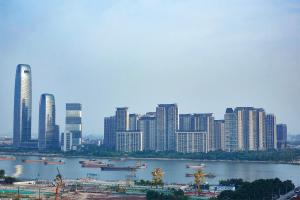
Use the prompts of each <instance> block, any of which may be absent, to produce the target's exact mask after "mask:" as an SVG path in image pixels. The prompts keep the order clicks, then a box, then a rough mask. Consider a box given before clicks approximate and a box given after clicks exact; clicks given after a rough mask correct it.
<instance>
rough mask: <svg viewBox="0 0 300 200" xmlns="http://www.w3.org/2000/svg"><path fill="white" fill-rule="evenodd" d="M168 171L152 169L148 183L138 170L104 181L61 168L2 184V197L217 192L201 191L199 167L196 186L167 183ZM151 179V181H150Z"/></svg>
mask: <svg viewBox="0 0 300 200" xmlns="http://www.w3.org/2000/svg"><path fill="white" fill-rule="evenodd" d="M163 176H164V172H163V171H162V169H160V168H157V169H154V170H153V171H152V177H153V179H152V181H149V182H148V185H147V184H146V185H140V184H136V183H137V182H136V181H135V180H134V171H133V172H132V175H131V176H128V177H127V179H126V180H120V181H101V180H96V179H93V178H90V177H88V178H83V179H77V180H64V179H63V175H62V174H61V173H60V171H59V169H58V168H57V175H56V177H54V178H53V181H45V180H31V181H20V182H15V183H14V184H10V185H6V184H1V185H0V199H6V198H8V199H55V200H59V199H66V200H68V199H70V200H71V199H78V200H84V199H111V200H127V199H128V200H142V199H143V200H144V199H146V193H147V191H149V190H155V191H158V192H163V193H168V192H170V191H171V190H172V189H173V190H174V189H175V190H179V189H181V190H183V191H184V192H185V193H186V194H188V195H189V196H190V197H192V198H191V199H208V198H209V197H211V196H215V195H216V194H215V193H209V192H207V193H205V192H203V191H201V188H200V185H201V183H202V182H203V180H204V176H205V174H204V173H203V172H202V171H201V170H198V171H197V172H196V173H195V176H194V177H195V184H196V187H195V186H191V185H187V184H163ZM149 183H150V184H149Z"/></svg>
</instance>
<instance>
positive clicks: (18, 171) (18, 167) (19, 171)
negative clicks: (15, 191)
mask: <svg viewBox="0 0 300 200" xmlns="http://www.w3.org/2000/svg"><path fill="white" fill-rule="evenodd" d="M15 170H16V171H15V173H14V174H13V177H15V178H18V177H19V176H21V175H22V173H23V166H22V165H16V166H15Z"/></svg>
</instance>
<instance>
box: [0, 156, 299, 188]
mask: <svg viewBox="0 0 300 200" xmlns="http://www.w3.org/2000/svg"><path fill="white" fill-rule="evenodd" d="M23 159H40V157H37V156H16V160H9V161H0V169H4V170H5V171H6V175H16V176H18V177H19V178H21V179H37V178H38V179H44V180H53V179H54V177H55V175H56V174H57V169H56V168H57V167H58V168H59V170H60V172H61V174H62V175H63V178H65V179H77V178H84V177H87V176H89V175H90V174H93V178H95V179H99V180H124V179H126V177H127V176H128V175H129V174H130V173H129V172H125V171H101V170H100V169H91V168H81V165H80V164H79V161H80V160H86V159H84V158H57V159H58V160H59V159H62V160H63V161H64V162H65V164H64V165H44V164H43V163H30V164H28V163H23V162H22V160H23ZM100 160H102V161H104V162H106V163H112V164H115V165H116V166H133V165H135V164H136V162H137V161H141V162H142V163H146V164H147V168H146V169H140V170H138V171H137V172H136V178H137V179H145V180H151V171H152V170H153V169H154V168H161V169H163V171H164V181H165V182H167V183H191V182H192V181H193V178H189V177H185V174H186V173H193V170H192V169H188V168H186V164H200V163H203V164H205V168H204V172H205V173H212V174H214V175H216V177H215V178H211V179H209V178H206V181H207V182H208V183H210V184H216V183H218V181H219V180H224V179H229V178H242V179H244V180H247V181H253V180H256V179H262V178H275V177H278V178H280V179H281V180H292V181H293V183H294V184H295V185H298V186H299V185H300V166H299V165H290V164H274V163H254V162H224V161H208V162H200V161H190V160H148V159H136V160H125V161H111V160H108V159H100Z"/></svg>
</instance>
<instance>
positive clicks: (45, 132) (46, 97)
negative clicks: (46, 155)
mask: <svg viewBox="0 0 300 200" xmlns="http://www.w3.org/2000/svg"><path fill="white" fill-rule="evenodd" d="M55 112H56V111H55V99H54V96H53V95H52V94H42V96H41V99H40V108H39V139H38V148H39V150H57V149H59V127H58V126H57V125H56V124H55Z"/></svg>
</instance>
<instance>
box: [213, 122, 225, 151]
mask: <svg viewBox="0 0 300 200" xmlns="http://www.w3.org/2000/svg"><path fill="white" fill-rule="evenodd" d="M214 132H215V134H214V140H215V142H214V143H215V150H225V121H224V120H215V121H214Z"/></svg>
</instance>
